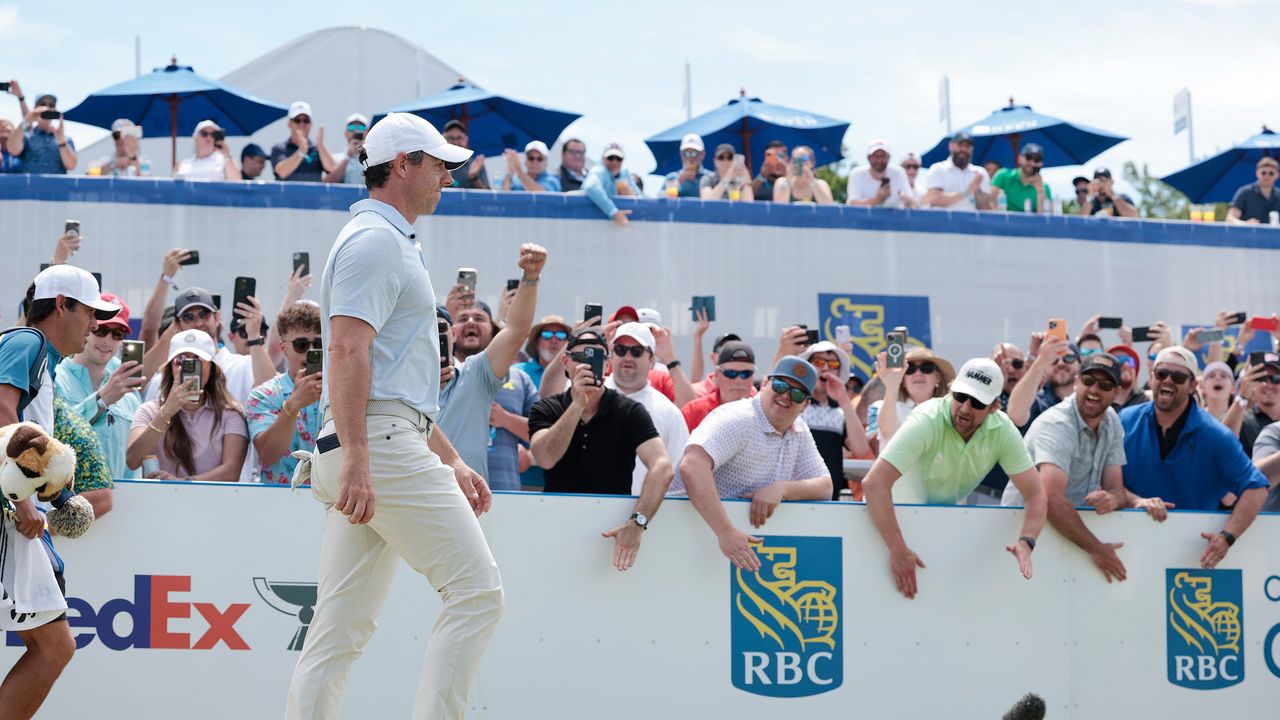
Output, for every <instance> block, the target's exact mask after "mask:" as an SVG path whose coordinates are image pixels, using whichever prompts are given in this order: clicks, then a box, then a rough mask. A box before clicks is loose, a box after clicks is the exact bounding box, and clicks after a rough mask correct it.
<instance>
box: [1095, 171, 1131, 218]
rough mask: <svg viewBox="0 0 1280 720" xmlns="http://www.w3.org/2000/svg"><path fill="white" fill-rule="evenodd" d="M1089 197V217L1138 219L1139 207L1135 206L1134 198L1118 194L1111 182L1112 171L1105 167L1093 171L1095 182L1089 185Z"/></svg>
mask: <svg viewBox="0 0 1280 720" xmlns="http://www.w3.org/2000/svg"><path fill="white" fill-rule="evenodd" d="M1089 196H1090V197H1089V212H1088V214H1089V215H1110V216H1113V217H1127V218H1136V217H1138V206H1137V205H1134V204H1133V198H1131V197H1129V196H1128V195H1125V194H1124V193H1118V192H1116V189H1115V185H1114V183H1113V182H1112V180H1111V171H1110V170H1108V169H1106V168H1104V167H1103V168H1098V169H1097V170H1094V171H1093V182H1091V183H1089Z"/></svg>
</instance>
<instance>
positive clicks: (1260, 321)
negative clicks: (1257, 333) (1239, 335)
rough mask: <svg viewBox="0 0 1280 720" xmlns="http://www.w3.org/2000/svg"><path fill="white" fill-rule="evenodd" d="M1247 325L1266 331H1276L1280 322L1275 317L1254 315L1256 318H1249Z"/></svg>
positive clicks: (1279, 327)
mask: <svg viewBox="0 0 1280 720" xmlns="http://www.w3.org/2000/svg"><path fill="white" fill-rule="evenodd" d="M1249 327H1251V328H1253V329H1254V330H1266V331H1267V332H1276V331H1277V330H1280V322H1277V321H1276V319H1275V318H1269V317H1256V318H1250V319H1249Z"/></svg>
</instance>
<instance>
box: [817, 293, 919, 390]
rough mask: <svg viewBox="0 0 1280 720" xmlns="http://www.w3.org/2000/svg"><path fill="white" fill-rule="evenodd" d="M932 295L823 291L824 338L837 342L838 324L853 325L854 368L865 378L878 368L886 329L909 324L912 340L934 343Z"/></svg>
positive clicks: (820, 311)
mask: <svg viewBox="0 0 1280 720" xmlns="http://www.w3.org/2000/svg"><path fill="white" fill-rule="evenodd" d="M929 317H930V316H929V298H928V297H921V296H914V295H851V294H840V293H820V294H819V295H818V322H819V327H820V328H821V334H822V339H824V340H830V341H831V342H836V326H838V325H844V326H845V327H847V328H849V339H850V340H851V341H852V343H853V351H852V352H851V353H850V354H849V359H850V361H851V367H850V369H851V370H852V371H853V374H854V375H857V376H858V377H860V378H862V379H863V380H870V379H871V376H872V375H874V374H875V371H876V356H877V355H879V354H880V352H881V351H882V350H884V349H885V346H886V343H885V333H887V332H891V331H892V330H893V329H894V328H895V327H898V326H899V325H901V326H904V327H906V328H907V333H908V335H909V336H910V337H909V338H908V342H909V343H910V344H911V345H918V346H920V347H931V346H932V343H933V339H932V337H931V333H930V330H929Z"/></svg>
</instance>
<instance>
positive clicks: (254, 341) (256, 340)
mask: <svg viewBox="0 0 1280 720" xmlns="http://www.w3.org/2000/svg"><path fill="white" fill-rule="evenodd" d="M266 344H267V341H266V340H263V339H262V338H254V339H252V340H250V341H248V342H246V343H245V345H248V346H249V347H258V346H259V345H266Z"/></svg>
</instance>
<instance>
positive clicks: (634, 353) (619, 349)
mask: <svg viewBox="0 0 1280 720" xmlns="http://www.w3.org/2000/svg"><path fill="white" fill-rule="evenodd" d="M647 349H648V348H646V347H645V346H643V345H614V346H613V354H614V355H617V356H618V357H620V358H624V357H626V356H628V355H630V356H631V357H633V358H639V357H644V353H645V351H646V350H647Z"/></svg>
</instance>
